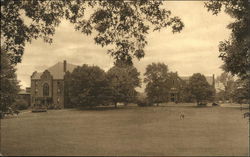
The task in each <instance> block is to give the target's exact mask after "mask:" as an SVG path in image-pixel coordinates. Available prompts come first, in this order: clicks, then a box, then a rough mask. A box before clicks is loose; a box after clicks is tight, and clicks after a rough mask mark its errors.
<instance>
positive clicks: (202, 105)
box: [197, 102, 207, 107]
mask: <svg viewBox="0 0 250 157" xmlns="http://www.w3.org/2000/svg"><path fill="white" fill-rule="evenodd" d="M197 106H198V107H205V106H207V103H206V102H200V103H198V104H197Z"/></svg>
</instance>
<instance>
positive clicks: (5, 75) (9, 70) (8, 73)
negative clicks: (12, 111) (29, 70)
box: [0, 51, 20, 111]
mask: <svg viewBox="0 0 250 157" xmlns="http://www.w3.org/2000/svg"><path fill="white" fill-rule="evenodd" d="M0 69H1V72H0V76H1V78H0V85H1V88H0V94H1V99H0V100H1V102H0V103H1V104H0V111H6V110H7V108H8V107H10V106H12V105H14V102H15V99H16V97H17V93H18V91H19V90H20V87H19V85H18V81H17V77H16V74H15V71H16V69H15V67H14V66H13V64H11V61H10V56H9V54H7V53H6V51H1V64H0Z"/></svg>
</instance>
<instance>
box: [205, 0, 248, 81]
mask: <svg viewBox="0 0 250 157" xmlns="http://www.w3.org/2000/svg"><path fill="white" fill-rule="evenodd" d="M249 6H250V5H249V1H248V0H211V1H208V2H206V3H205V7H207V9H208V11H212V13H213V14H215V15H217V14H218V13H219V12H220V11H221V9H222V8H224V9H225V12H226V13H227V14H229V15H230V16H231V17H232V18H234V19H235V21H234V22H232V23H230V24H229V25H228V26H227V28H228V29H231V30H232V33H231V37H230V38H229V39H228V40H225V41H221V42H220V44H219V51H220V56H219V57H220V58H221V59H222V60H223V61H224V65H223V69H224V70H225V71H226V72H231V73H232V74H233V75H238V76H240V77H245V75H247V74H248V75H249V67H250V50H249V49H250V29H249V25H250V8H249Z"/></svg>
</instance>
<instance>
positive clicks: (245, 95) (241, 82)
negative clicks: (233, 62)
mask: <svg viewBox="0 0 250 157" xmlns="http://www.w3.org/2000/svg"><path fill="white" fill-rule="evenodd" d="M249 93H250V77H249V78H247V79H238V80H237V81H236V88H235V90H234V92H233V94H232V97H233V99H234V101H235V102H237V103H240V104H241V103H248V104H249V103H250V94H249Z"/></svg>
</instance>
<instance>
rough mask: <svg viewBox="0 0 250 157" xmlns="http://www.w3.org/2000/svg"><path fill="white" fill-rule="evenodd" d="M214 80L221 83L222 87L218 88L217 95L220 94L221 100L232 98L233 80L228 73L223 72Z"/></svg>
mask: <svg viewBox="0 0 250 157" xmlns="http://www.w3.org/2000/svg"><path fill="white" fill-rule="evenodd" d="M216 81H218V82H219V83H221V84H222V85H223V89H221V90H220V92H219V95H220V96H222V100H229V99H230V98H232V94H233V92H234V90H235V80H234V78H233V76H232V75H231V74H230V73H227V72H223V73H222V74H221V75H220V76H218V77H217V78H216Z"/></svg>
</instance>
